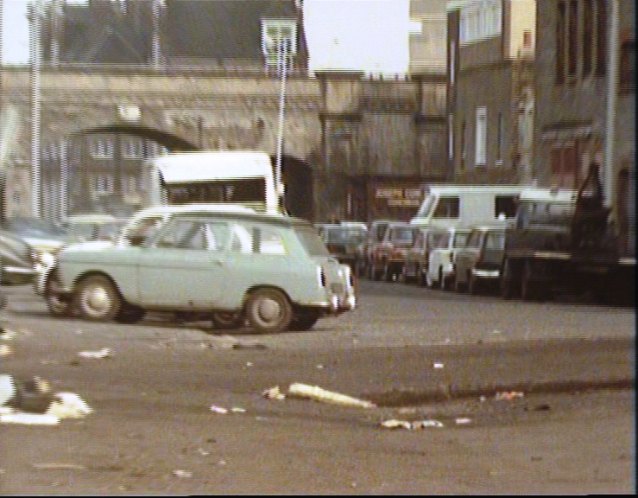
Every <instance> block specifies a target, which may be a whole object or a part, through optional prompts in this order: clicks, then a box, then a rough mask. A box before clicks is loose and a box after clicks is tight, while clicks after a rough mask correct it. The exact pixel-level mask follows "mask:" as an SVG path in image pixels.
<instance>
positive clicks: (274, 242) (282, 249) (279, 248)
mask: <svg viewBox="0 0 638 498" xmlns="http://www.w3.org/2000/svg"><path fill="white" fill-rule="evenodd" d="M255 236H256V237H257V243H256V244H255V246H256V252H258V253H259V254H278V255H279V254H281V255H285V254H287V251H286V246H285V244H284V240H283V238H282V236H281V234H280V233H278V232H276V231H275V230H272V229H268V228H258V229H256V230H255Z"/></svg>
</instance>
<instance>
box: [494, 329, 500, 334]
mask: <svg viewBox="0 0 638 498" xmlns="http://www.w3.org/2000/svg"><path fill="white" fill-rule="evenodd" d="M500 333H501V331H500V330H497V329H494V330H492V334H500Z"/></svg>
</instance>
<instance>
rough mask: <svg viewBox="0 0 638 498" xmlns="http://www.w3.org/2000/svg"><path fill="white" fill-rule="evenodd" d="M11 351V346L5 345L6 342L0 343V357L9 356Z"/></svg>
mask: <svg viewBox="0 0 638 498" xmlns="http://www.w3.org/2000/svg"><path fill="white" fill-rule="evenodd" d="M11 353H13V350H12V349H11V347H9V346H7V345H6V344H0V357H2V356H9V355H10V354H11Z"/></svg>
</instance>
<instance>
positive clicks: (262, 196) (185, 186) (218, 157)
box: [142, 151, 283, 214]
mask: <svg viewBox="0 0 638 498" xmlns="http://www.w3.org/2000/svg"><path fill="white" fill-rule="evenodd" d="M142 176H143V185H144V186H145V187H146V188H147V190H146V192H145V195H144V199H143V202H142V205H143V206H144V207H149V206H157V205H162V204H168V205H176V204H192V203H225V204H226V203H227V204H240V205H243V206H248V207H251V208H253V209H255V210H256V211H265V212H267V213H271V214H279V213H280V212H281V210H280V204H281V203H280V201H279V196H280V194H281V193H282V190H283V189H282V188H279V189H277V188H276V186H275V180H274V174H273V167H272V163H271V161H270V156H269V155H268V154H266V153H265V152H255V151H223V152H219V151H215V152H210V151H206V152H180V153H174V154H167V155H164V156H158V157H155V158H153V159H150V160H149V161H147V162H146V163H145V165H144V169H143V173H142Z"/></svg>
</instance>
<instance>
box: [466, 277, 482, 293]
mask: <svg viewBox="0 0 638 498" xmlns="http://www.w3.org/2000/svg"><path fill="white" fill-rule="evenodd" d="M467 289H468V292H469V293H470V294H474V295H476V294H479V293H480V292H481V281H480V280H479V279H478V278H476V276H475V275H470V276H469V279H468V283H467Z"/></svg>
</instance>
